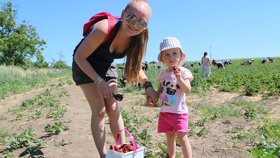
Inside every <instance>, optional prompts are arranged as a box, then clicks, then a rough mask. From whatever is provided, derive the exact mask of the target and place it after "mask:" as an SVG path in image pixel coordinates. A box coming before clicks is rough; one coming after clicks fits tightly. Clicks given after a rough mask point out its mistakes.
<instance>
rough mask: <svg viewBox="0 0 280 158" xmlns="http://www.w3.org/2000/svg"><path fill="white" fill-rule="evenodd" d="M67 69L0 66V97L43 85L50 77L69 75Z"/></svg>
mask: <svg viewBox="0 0 280 158" xmlns="http://www.w3.org/2000/svg"><path fill="white" fill-rule="evenodd" d="M70 75H71V71H70V70H69V69H27V70H24V69H22V68H19V67H14V66H0V99H1V98H4V97H6V96H9V95H12V94H17V93H22V92H27V91H29V90H31V89H34V88H37V87H41V86H44V85H45V84H47V83H48V82H49V81H50V80H51V79H53V78H58V77H70Z"/></svg>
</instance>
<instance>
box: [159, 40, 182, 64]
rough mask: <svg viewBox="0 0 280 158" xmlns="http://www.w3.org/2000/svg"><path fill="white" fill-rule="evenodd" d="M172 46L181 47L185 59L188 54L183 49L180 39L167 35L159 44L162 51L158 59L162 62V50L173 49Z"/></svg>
mask: <svg viewBox="0 0 280 158" xmlns="http://www.w3.org/2000/svg"><path fill="white" fill-rule="evenodd" d="M172 48H180V50H181V53H182V58H183V59H185V57H186V54H185V53H184V52H183V50H182V46H181V43H180V41H179V40H178V39H177V38H176V37H165V38H164V39H163V40H162V42H161V43H160V46H159V50H160V53H159V55H158V60H159V61H161V62H162V57H161V52H162V51H164V50H168V49H172Z"/></svg>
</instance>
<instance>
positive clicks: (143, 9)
mask: <svg viewBox="0 0 280 158" xmlns="http://www.w3.org/2000/svg"><path fill="white" fill-rule="evenodd" d="M150 16H151V8H150V6H149V4H148V3H147V1H146V0H132V1H130V2H129V3H128V4H127V6H126V8H125V9H124V10H123V11H122V14H121V18H120V20H117V22H116V23H115V24H114V26H113V27H112V29H109V25H111V24H109V20H108V19H109V18H108V19H103V20H100V21H99V22H97V23H95V24H94V25H93V26H92V27H91V30H90V32H89V33H88V34H87V36H86V37H85V38H84V39H82V41H81V42H80V43H79V44H78V46H77V47H76V49H75V50H74V55H73V65H72V70H73V79H74V81H75V82H76V84H77V85H79V86H80V87H81V89H82V91H83V92H84V95H85V97H86V98H87V100H88V102H89V105H90V107H91V111H92V116H91V130H92V135H93V138H94V142H95V145H96V147H97V150H98V152H99V155H100V157H102V158H103V157H105V156H106V146H105V125H104V117H105V113H107V115H108V117H109V124H110V128H111V131H112V134H113V136H114V138H115V139H116V137H117V133H118V131H119V130H120V129H123V128H124V123H123V119H122V116H121V114H120V110H119V106H118V104H117V101H116V100H115V98H114V97H113V95H114V94H115V93H116V92H117V90H116V83H115V82H114V80H116V78H117V76H116V70H115V69H114V67H112V66H111V65H112V63H113V61H114V59H115V58H123V57H125V56H127V61H126V67H125V76H126V80H127V83H133V82H136V81H138V82H140V83H141V84H143V85H144V87H145V89H146V97H147V100H151V101H149V102H148V104H149V103H150V104H149V105H150V106H153V105H154V104H155V103H156V98H157V96H156V92H155V90H154V88H153V87H152V85H151V82H149V81H148V79H147V76H146V75H145V73H144V71H143V70H142V69H141V63H142V59H143V57H144V55H145V51H146V48H147V42H148V28H147V25H148V21H149V19H150ZM111 81H113V82H111ZM124 142H125V138H124V133H122V134H121V143H124Z"/></svg>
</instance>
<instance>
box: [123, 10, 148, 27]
mask: <svg viewBox="0 0 280 158" xmlns="http://www.w3.org/2000/svg"><path fill="white" fill-rule="evenodd" d="M124 19H125V21H126V22H127V23H129V24H130V25H134V24H135V23H137V24H136V26H137V27H138V28H140V29H145V28H147V26H148V24H147V22H146V20H144V19H141V18H138V17H137V16H136V15H134V14H130V13H126V14H125V15H124Z"/></svg>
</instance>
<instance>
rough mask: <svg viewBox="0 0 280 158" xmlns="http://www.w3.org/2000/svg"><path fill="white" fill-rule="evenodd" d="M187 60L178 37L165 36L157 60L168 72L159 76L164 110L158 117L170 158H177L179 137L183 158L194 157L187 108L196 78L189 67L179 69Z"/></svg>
mask: <svg viewBox="0 0 280 158" xmlns="http://www.w3.org/2000/svg"><path fill="white" fill-rule="evenodd" d="M184 59H185V53H184V52H183V51H182V47H181V44H180V41H179V40H178V39H177V38H175V37H166V38H164V39H163V41H162V42H161V43H160V53H159V55H158V60H159V61H160V62H162V63H163V64H164V65H165V66H166V69H165V70H163V71H162V72H160V74H159V75H158V77H157V80H158V84H159V89H158V96H159V99H160V102H161V103H160V104H161V109H160V114H159V118H158V133H165V135H166V139H167V149H168V157H169V158H175V153H176V152H175V149H176V141H175V140H176V136H177V138H178V140H179V142H180V144H181V147H182V153H183V155H184V158H191V157H192V149H191V145H190V142H189V140H188V135H187V134H188V131H189V129H188V112H189V111H188V107H187V105H186V101H185V100H186V98H185V93H190V92H191V84H190V82H191V81H192V80H193V75H192V73H191V72H190V70H188V69H187V68H184V67H182V66H180V62H181V61H183V60H184Z"/></svg>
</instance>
